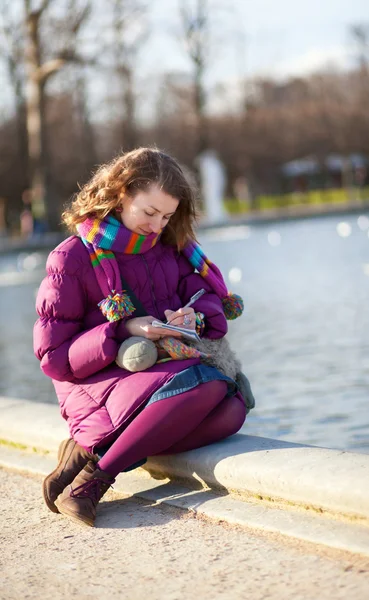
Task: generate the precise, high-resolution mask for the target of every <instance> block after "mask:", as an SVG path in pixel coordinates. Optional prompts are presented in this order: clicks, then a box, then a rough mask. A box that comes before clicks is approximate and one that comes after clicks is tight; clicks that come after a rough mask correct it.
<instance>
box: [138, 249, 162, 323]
mask: <svg viewBox="0 0 369 600" xmlns="http://www.w3.org/2000/svg"><path fill="white" fill-rule="evenodd" d="M140 256H141V259H142V260H143V263H144V265H145V267H146V271H147V276H148V278H149V281H150V292H151V300H152V303H153V305H154V308H155V310H156V317H157V318H158V319H160V313H159V310H158V305H157V303H156V296H155V287H154V282H153V280H152V277H151V274H150V269H149V265H148V264H147V261H146V258H145V257H144V255H143V254H141V255H140Z"/></svg>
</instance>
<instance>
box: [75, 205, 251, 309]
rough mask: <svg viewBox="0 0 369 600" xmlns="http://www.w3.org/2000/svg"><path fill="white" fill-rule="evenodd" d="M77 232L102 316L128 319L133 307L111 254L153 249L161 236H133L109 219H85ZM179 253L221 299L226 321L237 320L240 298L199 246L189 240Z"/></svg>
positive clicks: (143, 251)
mask: <svg viewBox="0 0 369 600" xmlns="http://www.w3.org/2000/svg"><path fill="white" fill-rule="evenodd" d="M77 230H78V233H79V235H80V236H81V239H82V241H83V243H84V244H85V246H86V247H87V249H88V251H89V253H90V259H91V262H92V265H93V267H94V270H95V274H96V278H97V281H98V283H99V286H100V288H101V291H102V293H103V295H104V300H102V301H101V302H100V303H99V307H100V309H101V311H102V313H103V315H104V316H105V317H106V318H107V320H108V321H118V320H119V319H122V318H125V317H128V316H130V315H131V314H132V313H133V312H134V311H135V307H134V306H133V304H132V301H131V299H130V297H129V296H128V294H127V293H126V292H125V290H122V289H121V288H122V283H121V276H120V272H119V267H118V264H117V261H116V259H115V256H114V252H124V253H126V254H142V253H145V252H147V250H150V248H152V247H153V246H155V244H156V242H157V241H158V239H159V237H160V234H156V233H152V234H150V235H139V234H137V233H133V232H132V231H130V230H129V229H127V228H126V227H125V226H124V225H123V224H122V223H120V222H119V221H118V220H117V219H115V218H114V217H111V216H108V217H106V218H105V219H104V220H102V221H101V220H99V219H92V218H88V219H86V220H85V221H83V223H80V224H79V225H78V226H77ZM182 254H183V255H184V256H185V257H186V258H187V260H188V261H189V262H190V263H191V265H192V266H193V267H194V268H195V269H196V270H197V271H198V272H199V274H200V275H201V276H202V277H203V278H204V280H205V281H207V282H208V283H209V285H210V286H211V287H212V289H213V290H214V292H215V293H216V294H217V295H218V296H219V298H220V299H221V300H222V303H223V308H224V314H225V316H226V318H227V319H236V318H237V317H239V316H240V315H241V314H242V311H243V301H242V298H241V297H240V296H237V295H236V294H230V293H229V292H228V290H227V287H226V284H225V282H224V279H223V276H222V274H221V272H220V270H219V269H218V267H217V266H216V265H215V264H214V263H212V262H211V261H210V260H209V259H208V258H207V256H206V255H205V254H204V252H203V251H202V249H201V248H200V246H199V245H198V244H197V243H196V242H194V241H192V242H190V243H189V244H188V245H187V246H186V247H185V248H184V249H183V250H182Z"/></svg>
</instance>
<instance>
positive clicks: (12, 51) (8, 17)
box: [0, 0, 29, 188]
mask: <svg viewBox="0 0 369 600" xmlns="http://www.w3.org/2000/svg"><path fill="white" fill-rule="evenodd" d="M0 18H1V20H0V55H1V56H2V57H3V58H4V59H5V62H6V66H7V70H8V74H9V80H10V83H11V86H12V90H13V94H14V100H15V112H16V128H17V146H18V148H17V150H18V157H19V166H20V171H21V173H20V177H19V179H20V180H21V181H20V183H21V187H23V188H26V187H28V185H29V182H28V138H27V125H26V110H25V107H26V99H25V71H24V60H23V55H24V46H23V32H22V29H21V28H19V27H18V26H17V22H16V20H15V16H14V14H12V11H11V3H10V2H9V0H2V1H1V2H0Z"/></svg>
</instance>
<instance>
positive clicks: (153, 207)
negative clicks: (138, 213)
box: [149, 204, 176, 215]
mask: <svg viewBox="0 0 369 600" xmlns="http://www.w3.org/2000/svg"><path fill="white" fill-rule="evenodd" d="M149 207H150V208H152V209H153V210H154V211H155V212H158V213H160V210H158V209H157V208H155V206H152V205H151V204H149ZM175 212H176V211H173V212H171V213H165V214H167V215H174V213H175Z"/></svg>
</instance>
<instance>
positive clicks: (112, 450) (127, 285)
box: [34, 148, 247, 525]
mask: <svg viewBox="0 0 369 600" xmlns="http://www.w3.org/2000/svg"><path fill="white" fill-rule="evenodd" d="M63 219H64V222H65V224H66V225H67V226H68V228H69V229H70V230H71V232H72V233H73V234H74V235H72V236H71V237H69V238H68V239H66V240H65V241H63V242H62V243H61V244H60V245H59V246H58V247H57V248H55V250H53V251H52V252H51V254H50V255H49V258H48V261H47V276H46V277H45V279H44V281H43V282H42V284H41V286H40V289H39V292H38V296H37V305H36V308H37V312H38V315H39V318H38V320H37V322H36V324H35V329H34V350H35V354H36V356H37V357H38V359H39V360H40V363H41V369H42V371H43V372H44V373H45V375H47V376H48V377H51V378H52V380H53V383H54V386H55V390H56V394H57V397H58V399H59V403H60V409H61V414H62V417H63V418H64V419H66V421H67V423H68V426H69V430H70V436H71V437H70V439H68V440H65V441H64V442H62V444H61V445H60V448H59V455H58V459H59V463H58V465H57V467H56V469H55V470H54V471H53V472H52V473H51V474H50V475H49V476H48V477H46V479H45V480H44V482H43V494H44V499H45V502H46V504H47V506H48V508H49V509H50V510H52V511H53V512H56V513H57V512H59V513H61V514H63V515H65V516H67V517H69V518H71V519H74V520H77V521H79V522H82V523H85V524H87V525H94V522H95V516H96V507H97V504H98V502H99V500H100V499H101V498H102V496H103V495H104V493H105V492H106V491H107V490H108V488H109V487H110V485H111V484H112V483H113V482H114V480H115V478H116V476H117V475H118V473H121V472H122V471H127V470H129V469H131V468H134V467H135V466H138V465H140V464H142V463H143V462H145V460H146V457H148V456H152V455H157V454H163V453H176V452H184V451H186V450H191V449H194V448H199V447H200V446H205V445H207V444H211V443H213V442H216V441H218V440H221V439H223V438H226V437H227V436H230V435H232V434H234V433H236V432H237V431H238V430H239V429H240V427H241V426H242V424H243V422H244V420H245V416H246V412H247V408H246V406H245V398H244V397H243V396H242V395H241V393H240V391H239V388H238V386H237V384H236V383H235V381H234V380H233V379H232V378H230V377H228V376H227V375H225V374H224V373H222V372H221V371H219V370H218V369H217V368H216V367H214V366H209V364H206V363H205V362H204V361H203V360H202V353H201V352H200V351H198V350H196V348H194V347H191V346H190V345H188V346H187V345H186V339H185V338H183V337H181V336H180V335H179V334H177V333H176V332H175V333H173V332H172V331H168V330H166V329H161V328H157V327H154V326H153V325H152V322H153V321H154V320H155V319H156V320H161V321H168V322H171V323H172V324H174V325H179V326H182V327H183V325H185V327H186V328H188V329H193V330H197V332H198V334H199V335H200V337H204V338H207V339H209V340H216V339H221V338H223V337H224V336H225V334H226V332H227V321H226V318H235V317H236V316H238V315H239V314H240V313H241V312H242V300H241V299H240V298H239V297H236V296H233V295H230V294H228V292H227V289H226V287H225V283H224V280H223V278H222V275H221V273H220V271H219V270H218V268H217V267H216V266H215V265H214V264H213V263H211V262H210V261H209V259H207V257H206V256H205V255H204V253H203V252H202V250H201V248H200V246H199V245H198V244H197V243H196V239H195V235H194V231H193V226H194V221H195V208H194V192H193V190H192V188H191V186H190V185H189V183H188V181H187V180H186V178H185V176H184V174H183V172H182V170H181V168H180V166H179V165H178V164H177V162H176V161H175V160H174V159H173V158H171V157H170V156H168V155H166V154H164V153H163V152H160V151H158V150H156V149H150V148H140V149H138V150H134V151H132V152H129V153H125V154H123V155H121V156H119V157H118V158H116V159H114V160H113V161H112V162H111V163H110V164H107V165H103V166H101V167H100V168H99V169H98V170H97V172H96V174H95V175H94V176H93V177H92V179H91V180H90V181H89V182H88V183H87V184H86V185H85V186H84V187H83V188H82V189H81V191H80V192H79V193H78V194H77V195H76V197H75V198H74V199H73V201H72V203H71V205H70V207H69V208H68V209H67V210H66V211H65V212H64V214H63ZM200 289H204V290H205V293H203V294H202V295H201V296H200V297H199V299H198V300H197V301H196V302H194V304H193V305H192V306H187V307H186V306H185V305H186V304H187V303H188V302H189V300H190V298H191V297H192V296H193V295H194V294H195V293H196V292H197V291H199V290H200ZM131 336H139V337H140V338H141V339H142V338H145V339H147V340H152V341H153V342H155V344H156V345H157V347H158V356H157V360H156V362H155V364H153V365H152V366H150V367H149V368H147V369H145V370H142V371H139V372H131V371H129V370H127V369H124V368H121V366H119V365H118V364H117V363H116V359H117V355H118V351H119V348H120V346H121V344H122V343H123V342H124V341H125V340H127V339H128V338H129V337H131Z"/></svg>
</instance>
